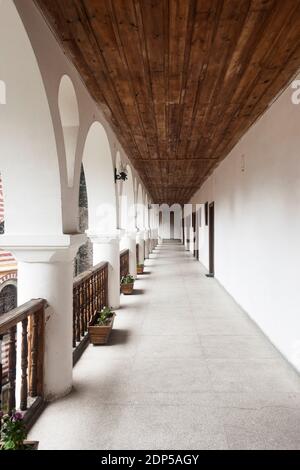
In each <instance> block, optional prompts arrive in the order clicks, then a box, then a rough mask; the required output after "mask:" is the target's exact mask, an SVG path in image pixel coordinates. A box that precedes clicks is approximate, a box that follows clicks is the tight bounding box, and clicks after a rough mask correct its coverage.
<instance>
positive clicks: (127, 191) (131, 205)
mask: <svg viewBox="0 0 300 470" xmlns="http://www.w3.org/2000/svg"><path fill="white" fill-rule="evenodd" d="M125 170H126V172H127V180H126V181H124V183H123V187H122V194H121V198H120V212H121V225H120V226H121V228H124V229H126V230H128V231H130V230H134V229H135V222H136V210H135V198H134V182H133V176H132V171H131V168H130V165H127V166H126V168H125Z"/></svg>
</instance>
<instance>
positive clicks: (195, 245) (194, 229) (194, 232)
mask: <svg viewBox="0 0 300 470" xmlns="http://www.w3.org/2000/svg"><path fill="white" fill-rule="evenodd" d="M192 228H193V255H194V257H195V258H196V256H197V244H196V238H197V237H196V212H193V214H192Z"/></svg>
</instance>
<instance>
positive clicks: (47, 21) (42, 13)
mask: <svg viewBox="0 0 300 470" xmlns="http://www.w3.org/2000/svg"><path fill="white" fill-rule="evenodd" d="M33 3H34V6H35V8H36V9H37V11H38V12H39V14H40V15H41V17H42V19H43V20H44V22H45V24H46V26H47V27H48V28H49V31H50V32H51V34H52V36H53V38H54V40H55V41H56V43H57V45H58V47H59V49H60V50H61V51H62V52H63V55H64V57H65V59H66V60H67V61H68V63H69V64H70V65H71V67H72V68H73V69H74V70H76V73H77V74H78V77H79V79H80V82H81V84H82V85H83V87H84V89H85V90H86V92H87V94H88V95H89V97H90V99H91V100H92V102H93V103H94V105H95V106H96V108H97V109H99V111H100V112H101V114H102V115H103V119H105V122H106V124H107V125H108V126H109V127H110V129H111V131H112V132H113V133H114V136H115V138H116V140H117V141H118V144H119V146H120V148H121V150H122V152H123V153H124V154H125V155H126V158H127V159H128V163H130V164H131V165H132V167H133V169H134V171H135V172H136V173H137V175H138V177H139V179H140V182H141V183H142V184H143V185H144V188H145V189H146V190H147V192H148V193H149V196H150V197H151V198H152V199H153V200H155V199H156V198H155V197H154V195H153V194H152V191H150V190H149V188H148V187H147V185H146V184H145V182H144V180H143V178H142V177H141V175H140V173H139V171H138V170H137V168H136V167H135V166H134V163H133V160H135V159H134V158H130V157H129V155H128V152H127V151H125V148H124V146H123V144H122V143H121V142H120V139H119V138H118V137H117V135H116V132H115V130H114V128H113V126H112V124H111V123H110V122H109V121H108V119H107V117H106V115H105V112H104V110H103V109H102V108H101V104H99V103H98V102H97V101H96V99H95V98H94V97H93V96H92V94H91V93H90V91H89V89H88V87H87V84H86V83H85V81H84V79H83V78H82V76H81V73H80V71H79V70H78V68H77V66H76V65H75V64H74V62H73V61H72V60H71V58H70V57H69V55H68V54H67V53H66V52H65V50H64V47H63V42H62V41H61V39H60V37H59V36H58V34H57V32H56V31H55V29H54V27H53V26H52V24H51V21H50V20H49V19H48V18H47V16H46V15H45V13H44V11H43V10H42V8H41V7H40V5H39V3H38V0H33Z"/></svg>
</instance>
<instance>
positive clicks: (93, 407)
mask: <svg viewBox="0 0 300 470" xmlns="http://www.w3.org/2000/svg"><path fill="white" fill-rule="evenodd" d="M135 287H136V289H135V295H132V296H122V298H121V302H122V307H121V308H120V309H119V310H118V311H117V317H116V320H115V328H114V331H113V335H112V337H111V342H110V345H108V346H100V347H93V346H89V347H88V348H87V350H86V352H85V353H84V354H83V356H82V358H81V359H80V361H79V362H78V364H77V365H76V367H75V368H74V390H73V392H72V393H71V394H70V395H69V396H67V397H65V398H63V399H61V400H59V401H57V402H55V403H52V404H50V405H49V406H48V407H47V408H46V410H45V411H44V412H43V414H42V416H41V417H40V418H39V420H38V421H37V423H36V424H35V426H34V427H33V429H32V431H31V432H30V436H29V437H30V438H31V439H37V440H39V441H40V449H110V450H116V449H131V450H136V449H170V450H173V449H186V450H188V449H198V450H199V449H300V378H299V376H298V375H297V374H296V372H295V371H294V370H293V369H292V368H291V367H290V366H289V365H288V364H287V363H286V362H285V360H284V359H283V358H282V357H281V355H280V354H279V353H278V352H277V351H276V349H275V348H274V347H273V346H272V345H271V344H270V342H269V341H268V340H267V339H266V338H265V336H264V335H263V334H262V333H261V332H260V330H259V329H258V328H257V327H256V326H255V325H254V323H253V322H252V321H251V320H250V319H249V318H248V317H247V315H246V314H245V313H244V312H243V311H242V310H241V309H240V308H239V306H238V305H237V304H236V303H235V302H234V301H233V300H232V298H231V297H230V296H229V295H228V294H227V293H226V292H225V291H224V290H223V288H222V287H220V285H219V284H218V283H217V282H216V280H215V279H211V278H207V277H206V276H205V270H204V268H203V267H202V266H201V264H200V263H199V262H197V261H195V260H194V259H193V258H192V256H191V254H189V253H187V252H185V251H184V248H183V247H182V245H180V244H175V243H165V244H163V245H160V246H158V247H157V248H156V249H155V252H154V253H153V254H152V255H151V259H150V260H148V261H147V262H146V274H144V275H142V276H139V278H138V280H137V281H136V284H135Z"/></svg>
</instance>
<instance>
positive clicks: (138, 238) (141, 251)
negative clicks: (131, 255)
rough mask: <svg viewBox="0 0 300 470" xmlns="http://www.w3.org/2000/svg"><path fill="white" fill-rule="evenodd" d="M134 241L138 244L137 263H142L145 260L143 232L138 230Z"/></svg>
mask: <svg viewBox="0 0 300 470" xmlns="http://www.w3.org/2000/svg"><path fill="white" fill-rule="evenodd" d="M136 243H137V244H138V245H139V259H138V264H144V261H145V240H144V232H143V231H141V230H139V231H138V232H137V234H136Z"/></svg>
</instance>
